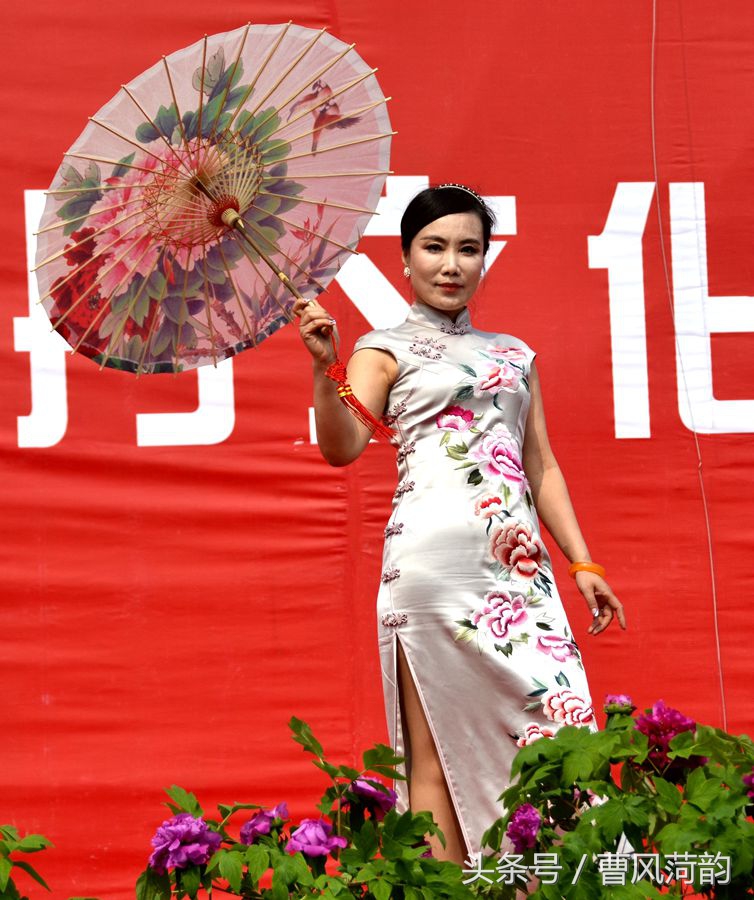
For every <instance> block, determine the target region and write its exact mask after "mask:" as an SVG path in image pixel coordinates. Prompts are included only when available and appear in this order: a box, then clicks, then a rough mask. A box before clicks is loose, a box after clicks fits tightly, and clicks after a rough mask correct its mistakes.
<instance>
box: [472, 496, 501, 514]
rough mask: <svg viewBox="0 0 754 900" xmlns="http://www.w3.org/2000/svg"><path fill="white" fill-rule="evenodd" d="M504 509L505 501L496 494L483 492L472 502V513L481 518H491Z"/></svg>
mask: <svg viewBox="0 0 754 900" xmlns="http://www.w3.org/2000/svg"><path fill="white" fill-rule="evenodd" d="M504 509H505V501H504V500H503V498H502V497H499V496H497V494H485V495H484V497H480V498H479V500H477V502H476V503H475V504H474V514H475V515H477V516H481V517H482V518H483V519H491V518H492V517H493V516H495V515H497V514H498V513H500V512H502V511H503V510H504Z"/></svg>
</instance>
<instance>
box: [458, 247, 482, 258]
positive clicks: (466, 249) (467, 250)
mask: <svg viewBox="0 0 754 900" xmlns="http://www.w3.org/2000/svg"><path fill="white" fill-rule="evenodd" d="M478 252H479V251H478V250H477V248H476V247H463V248H462V250H461V253H466V254H467V255H468V256H476V254H477V253H478Z"/></svg>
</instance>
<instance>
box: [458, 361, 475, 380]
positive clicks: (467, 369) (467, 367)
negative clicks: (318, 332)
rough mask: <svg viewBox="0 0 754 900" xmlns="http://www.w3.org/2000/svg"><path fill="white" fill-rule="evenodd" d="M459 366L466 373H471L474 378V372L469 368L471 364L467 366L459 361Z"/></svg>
mask: <svg viewBox="0 0 754 900" xmlns="http://www.w3.org/2000/svg"><path fill="white" fill-rule="evenodd" d="M460 366H461V368H462V369H463V371H464V372H465V373H466V374H467V375H471V377H472V378H476V372H475V371H474V370H473V369H472V368H471V366H467V365H465V364H464V363H461V364H460Z"/></svg>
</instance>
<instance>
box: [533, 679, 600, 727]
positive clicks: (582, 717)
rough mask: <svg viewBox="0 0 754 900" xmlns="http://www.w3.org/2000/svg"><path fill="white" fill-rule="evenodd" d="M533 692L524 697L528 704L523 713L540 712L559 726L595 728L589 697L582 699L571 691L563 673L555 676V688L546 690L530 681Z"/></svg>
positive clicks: (541, 684) (545, 686) (543, 686)
mask: <svg viewBox="0 0 754 900" xmlns="http://www.w3.org/2000/svg"><path fill="white" fill-rule="evenodd" d="M532 681H533V688H534V689H533V690H532V691H530V692H529V693H528V694H527V695H526V696H527V697H528V698H529V702H528V703H527V704H526V706H524V711H525V712H529V711H532V710H535V709H537V710H541V712H542V713H544V716H545V718H546V719H548V720H549V721H550V722H554V723H555V725H556V726H557V727H560V726H561V725H588V726H590V727H594V728H596V720H595V718H594V709H593V707H592V699H591V697H588V696H586V697H582V696H581V695H580V694H578V693H577V692H576V691H574V690H572V689H571V683H570V681H569V680H568V678H567V677H566V675H565V673H564V672H559V673H558V674H557V675H556V676H555V681H556V683H557V687H553V688H548V686H547V685H546V684H544V683H543V682H541V681H538V680H537V679H536V678H534V679H532Z"/></svg>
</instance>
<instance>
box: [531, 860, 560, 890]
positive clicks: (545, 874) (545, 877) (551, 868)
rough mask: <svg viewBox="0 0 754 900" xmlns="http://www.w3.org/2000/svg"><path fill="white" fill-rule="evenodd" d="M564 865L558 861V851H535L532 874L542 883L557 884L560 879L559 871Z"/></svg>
mask: <svg viewBox="0 0 754 900" xmlns="http://www.w3.org/2000/svg"><path fill="white" fill-rule="evenodd" d="M562 868H563V867H562V866H561V865H560V863H559V862H558V854H557V853H535V854H534V866H533V867H532V874H533V875H536V876H537V877H538V878H539V880H540V881H541V882H542V884H555V882H556V881H557V880H558V872H560V870H561V869H562Z"/></svg>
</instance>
